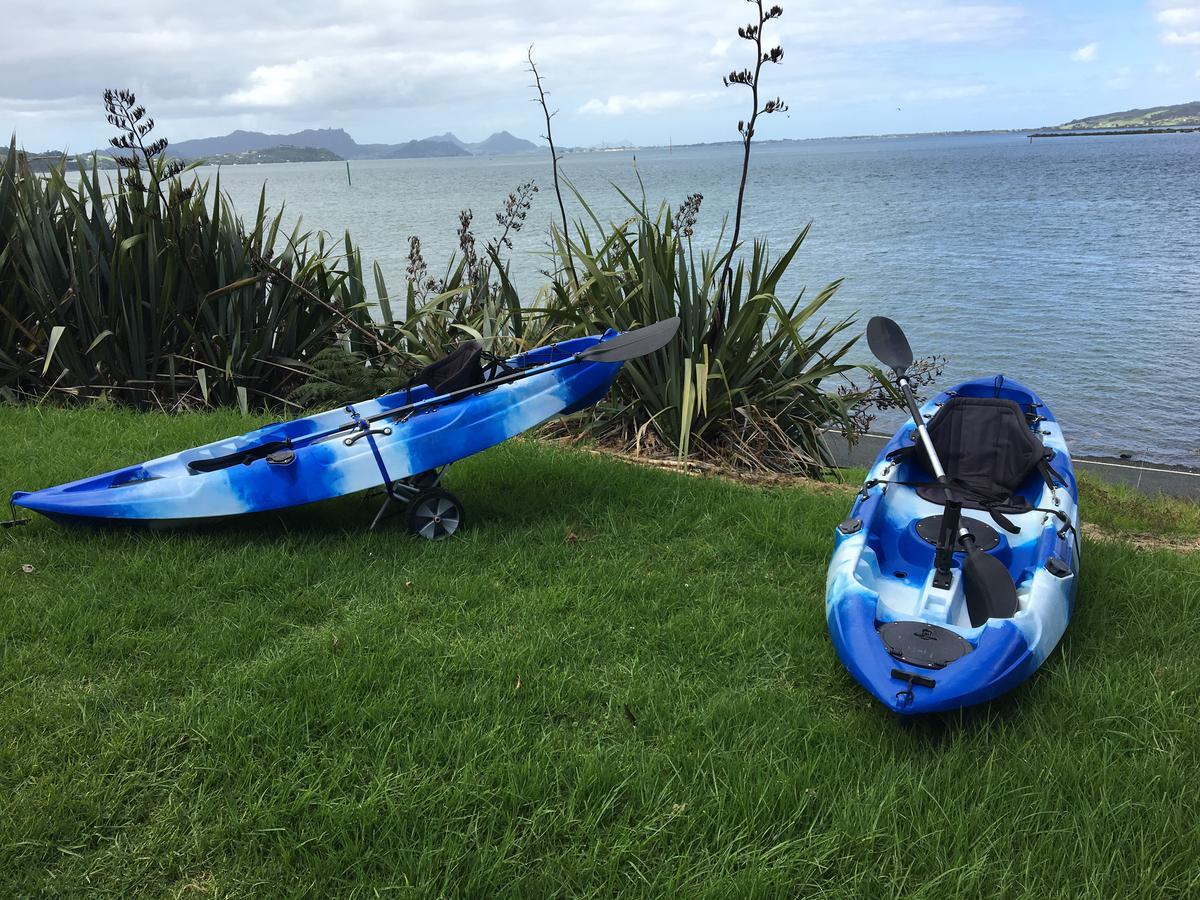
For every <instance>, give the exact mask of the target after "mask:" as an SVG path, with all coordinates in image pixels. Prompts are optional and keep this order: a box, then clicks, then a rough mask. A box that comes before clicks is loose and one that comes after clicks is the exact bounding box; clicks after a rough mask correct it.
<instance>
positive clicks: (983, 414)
mask: <svg viewBox="0 0 1200 900" xmlns="http://www.w3.org/2000/svg"><path fill="white" fill-rule="evenodd" d="M928 429H929V439H930V440H931V441H932V442H933V447H934V449H935V450H936V451H937V455H938V458H939V459H940V460H941V462H942V467H943V468H944V469H945V470H946V475H947V476H949V477H950V478H951V479H953V480H955V481H957V482H959V483H960V484H964V485H966V486H967V487H968V488H969V489H970V490H971V492H972V493H974V494H976V495H977V496H976V497H974V498H969V500H972V499H973V500H976V501H978V502H979V503H980V504H982V505H992V504H1000V505H1002V506H1004V507H1007V508H1009V509H1018V508H1022V507H1027V506H1028V503H1027V502H1026V501H1025V500H1024V498H1016V497H1014V496H1013V495H1014V494H1015V493H1016V492H1017V491H1018V490H1020V488H1021V486H1022V485H1023V484H1025V481H1026V479H1028V478H1029V476H1030V475H1031V474H1032V473H1033V471H1034V470H1035V469H1037V467H1038V463H1039V462H1041V460H1042V458H1043V457H1044V455H1045V452H1046V450H1045V447H1044V446H1043V445H1042V442H1041V440H1040V439H1039V438H1038V437H1037V435H1035V434H1034V433H1033V431H1031V430H1030V428H1029V423H1028V421H1027V420H1026V418H1025V414H1024V413H1022V412H1021V407H1020V406H1018V405H1017V404H1016V402H1015V401H1013V400H1005V399H1000V398H991V397H961V396H955V397H951V398H950V399H949V400H948V401H946V403H945V404H944V405H943V406H942V408H941V409H939V410H938V411H937V414H936V415H935V416H934V417H933V418H932V419H931V420H930V421H929V425H928ZM914 450H916V453H915V456H916V458H917V459H919V460H920V461H921V463H922V464H924V465H925V466H926V468H927V469H928V470H929V472H930V475H931V477H932V472H933V467H932V466H929V465H928V460H927V458H926V456H925V451H924V449H923V448H921V449H919V450H918V449H916V448H914ZM920 493H921V494H922V496H925V497H926V498H927V499H931V500H932V499H935V497H936V498H937V500H938V502H940V500H941V499H942V498H941V497H938V495H939V494H940V491H939V490H937V489H922V490H921V491H920ZM967 505H968V506H975V505H977V504H976V503H973V502H968V503H967Z"/></svg>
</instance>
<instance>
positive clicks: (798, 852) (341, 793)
mask: <svg viewBox="0 0 1200 900" xmlns="http://www.w3.org/2000/svg"><path fill="white" fill-rule="evenodd" d="M246 427H247V420H246V419H244V418H241V417H239V416H236V415H233V414H229V413H219V414H206V415H192V416H181V417H173V418H172V417H166V416H160V415H135V414H127V413H116V412H111V411H74V412H67V411H52V410H42V411H37V410H14V409H12V408H3V407H0V485H3V487H4V489H6V490H7V489H12V488H31V487H39V486H44V485H47V484H51V483H56V482H59V481H62V480H65V479H68V478H73V477H77V476H80V475H83V474H85V473H90V472H97V471H101V470H104V469H107V468H111V467H114V466H117V465H119V464H124V463H129V462H132V461H136V460H140V459H142V458H145V457H149V456H152V455H154V454H157V453H161V452H167V451H171V450H175V449H179V448H182V447H184V446H189V445H192V444H195V443H198V442H200V441H204V440H209V439H212V438H216V437H219V436H223V435H226V434H229V433H235V432H239V431H242V430H245V428H246ZM447 483H448V486H450V487H451V488H452V489H454V490H455V491H456V492H458V493H459V494H460V495H461V496H462V498H463V500H464V502H465V503H466V506H467V510H468V516H469V527H468V530H466V531H465V532H463V533H462V535H461V536H460V537H458V538H456V539H454V540H452V541H449V542H443V543H439V544H429V543H426V542H422V541H418V540H415V539H412V538H409V537H408V536H406V535H405V534H404V532H403V531H402V529H401V528H400V526H399V523H395V524H394V525H393V526H392V527H390V528H386V529H384V530H382V531H379V532H376V533H367V532H366V530H365V529H366V526H367V524H368V523H369V521H370V518H371V515H372V513H373V511H374V508H373V506H371V505H368V504H365V503H363V502H361V501H360V500H359V499H357V498H350V499H348V500H345V501H340V502H337V503H333V504H329V505H325V506H322V507H318V508H314V509H310V510H301V511H296V512H294V513H292V514H289V515H284V516H268V517H263V518H261V519H259V520H256V521H254V522H251V523H248V524H243V525H233V526H227V527H221V528H211V529H208V530H203V531H196V532H181V533H138V532H129V531H114V532H92V531H77V530H66V529H62V528H59V527H57V526H54V525H52V524H51V523H49V522H46V521H44V520H41V519H38V520H36V521H34V522H33V523H32V524H30V525H27V526H25V527H23V528H16V529H9V530H6V531H3V532H0V640H2V641H3V643H2V645H0V646H2V648H3V649H2V655H0V895H3V896H54V897H62V896H135V895H137V896H149V897H155V896H179V897H203V896H221V897H250V896H283V895H287V896H315V897H327V896H332V895H343V896H364V897H366V896H376V895H386V896H402V897H403V896H414V897H417V896H421V897H423V896H438V895H447V896H475V897H495V896H513V897H539V896H564V895H570V896H594V897H612V896H616V895H626V896H646V897H657V896H670V895H676V894H678V895H683V896H711V897H720V898H730V897H751V896H761V897H781V896H782V897H796V896H805V895H834V896H856V897H857V896H867V897H891V896H901V895H902V896H905V897H910V896H911V897H931V898H932V897H947V896H981V895H1002V896H1019V895H1028V896H1038V897H1076V896H1083V895H1090V896H1096V897H1106V898H1107V897H1118V896H1119V897H1132V896H1143V897H1162V896H1182V895H1186V894H1189V893H1190V894H1192V895H1195V893H1196V892H1197V891H1198V890H1200V868H1198V867H1197V863H1196V848H1197V847H1198V846H1200V826H1198V824H1197V822H1198V819H1197V815H1196V809H1197V806H1196V796H1197V795H1196V784H1197V780H1198V776H1200V759H1198V755H1200V754H1198V750H1197V747H1198V746H1200V723H1198V715H1200V701H1198V691H1200V677H1198V673H1200V662H1198V660H1197V653H1196V647H1197V646H1198V645H1200V624H1198V619H1200V587H1198V586H1200V555H1181V554H1172V553H1167V552H1144V551H1139V550H1135V549H1133V548H1131V547H1127V546H1125V545H1123V544H1120V543H1113V542H1105V543H1093V542H1085V547H1084V550H1085V554H1086V555H1085V561H1084V570H1083V583H1082V589H1081V596H1080V602H1079V606H1078V610H1077V612H1076V615H1075V618H1074V621H1073V622H1072V625H1071V628H1070V629H1069V630H1068V633H1067V636H1066V638H1065V639H1064V642H1063V644H1062V646H1061V647H1060V649H1059V650H1058V651H1057V652H1056V653H1055V655H1054V656H1053V657H1052V658H1051V659H1050V660H1049V661H1048V662H1047V664H1046V665H1045V666H1044V667H1043V668H1042V670H1041V671H1040V672H1039V673H1037V674H1036V675H1035V676H1034V677H1033V679H1032V680H1031V681H1030V682H1028V683H1027V684H1026V685H1025V686H1023V687H1021V688H1020V689H1018V690H1017V691H1016V692H1015V693H1013V694H1012V695H1011V696H1009V697H1008V698H1005V699H1003V700H1001V701H998V702H996V703H994V704H992V705H990V706H987V707H984V708H981V709H977V710H973V711H969V712H966V713H962V714H957V715H952V716H947V717H945V718H939V719H933V720H929V721H921V722H915V723H909V724H905V723H902V722H900V721H898V720H896V719H894V718H892V717H891V716H890V715H888V714H887V713H885V712H884V711H882V710H881V709H880V708H878V707H877V706H876V705H874V704H873V703H872V702H871V701H870V700H869V699H868V697H867V695H866V694H865V693H864V692H863V691H862V690H861V689H860V688H859V687H858V686H857V685H856V684H855V683H854V682H853V681H852V680H851V679H850V677H849V676H848V675H847V674H846V673H845V672H844V671H843V670H842V668H841V667H840V665H839V664H838V662H837V660H836V658H835V657H834V653H833V650H832V648H831V646H830V643H829V640H828V638H827V635H826V631H825V623H824V611H823V595H824V577H825V565H826V562H827V559H828V555H829V552H830V549H831V543H832V538H831V532H832V529H833V527H834V525H835V524H836V523H837V522H838V521H839V520H840V519H841V518H842V517H843V516H844V514H845V510H846V505H847V497H846V495H845V494H843V493H841V492H833V493H813V492H809V491H805V490H802V489H797V488H792V489H782V488H778V489H770V490H767V489H761V488H753V487H747V486H741V485H736V484H731V483H727V482H724V481H721V480H717V479H695V478H688V477H683V476H679V475H673V474H670V473H665V472H658V471H650V470H645V469H640V468H635V467H630V466H627V465H624V464H621V463H617V462H613V461H610V460H605V459H601V458H596V457H594V456H591V455H587V454H582V453H578V452H573V451H568V450H561V449H555V448H549V447H546V446H541V445H537V444H534V443H532V442H510V443H509V444H507V445H505V446H502V447H500V448H497V449H495V450H493V451H489V452H488V453H485V454H483V455H482V456H480V457H478V458H475V459H472V460H469V461H467V462H465V463H463V464H460V465H459V466H456V467H455V468H454V469H453V470H451V473H450V476H449V478H448V482H447ZM1084 514H1085V518H1086V517H1087V516H1088V514H1089V513H1088V510H1087V508H1086V506H1085V509H1084ZM571 535H574V536H575V537H574V538H570V536H571ZM23 565H30V566H32V567H33V572H32V574H26V573H24V572H23V571H22V566H23ZM626 709H628V711H629V712H630V713H631V714H632V717H633V718H634V719H635V720H636V725H634V724H633V723H632V722H631V721H630V719H629V717H628V716H627V715H626Z"/></svg>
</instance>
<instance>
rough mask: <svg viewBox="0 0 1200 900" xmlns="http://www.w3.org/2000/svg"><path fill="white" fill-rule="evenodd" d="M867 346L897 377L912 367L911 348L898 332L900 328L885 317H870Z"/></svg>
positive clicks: (901, 333)
mask: <svg viewBox="0 0 1200 900" xmlns="http://www.w3.org/2000/svg"><path fill="white" fill-rule="evenodd" d="M867 345H868V346H869V347H870V348H871V352H872V353H874V354H875V358H876V359H878V360H879V361H880V362H881V363H883V364H884V365H885V366H887V367H888V368H890V369H892V370H894V371H895V372H896V374H897V375H903V374H904V371H905V370H906V369H907V368H908V367H909V366H911V365H912V362H913V352H912V347H910V346H908V338H906V337H905V336H904V332H903V331H901V330H900V326H899V325H897V324H896V323H895V322H893V321H892V320H891V319H889V318H886V317H885V316H872V318H871V321H869V322H868V323H867Z"/></svg>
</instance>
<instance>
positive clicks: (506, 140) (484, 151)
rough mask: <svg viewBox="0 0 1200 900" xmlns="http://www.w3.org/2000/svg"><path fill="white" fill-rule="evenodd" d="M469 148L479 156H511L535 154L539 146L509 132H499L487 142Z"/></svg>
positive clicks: (470, 145)
mask: <svg viewBox="0 0 1200 900" xmlns="http://www.w3.org/2000/svg"><path fill="white" fill-rule="evenodd" d="M467 146H468V147H470V148H471V152H472V153H474V154H476V155H477V156H509V155H510V154H515V153H534V152H536V151H537V150H538V145H537V144H535V143H533V141H527V140H525V139H524V138H519V137H516V136H515V135H511V134H509V133H508V132H507V131H497V132H496V133H495V134H493V135H492V136H491V137H489V138H487V139H486V140H482V141H480V142H479V143H478V144H468V145H467Z"/></svg>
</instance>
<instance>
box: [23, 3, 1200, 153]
mask: <svg viewBox="0 0 1200 900" xmlns="http://www.w3.org/2000/svg"><path fill="white" fill-rule="evenodd" d="M780 2H781V3H782V5H783V7H784V16H783V19H782V20H779V21H777V22H775V23H772V26H771V31H770V34H771V36H772V37H773V38H774V39H777V40H778V41H779V42H780V43H782V44H783V47H784V50H785V53H786V57H785V59H784V62H783V64H782V65H781V66H779V67H775V68H773V69H772V70H770V71H769V72H768V73H767V77H768V78H769V84H768V85H767V86H766V88H765V89H766V90H768V91H769V92H770V93H772V94H774V93H778V94H780V95H781V96H783V97H784V99H785V100H787V101H788V103H789V104H790V106H791V111H790V113H788V115H787V116H786V117H783V116H776V117H773V118H772V119H771V120H770V121H769V122H768V123H767V124H766V126H765V127H764V128H763V129H762V130H761V132H760V135H761V136H762V137H819V136H829V135H846V134H870V133H887V132H900V131H938V130H951V129H965V128H1005V127H1028V126H1036V125H1043V124H1050V123H1056V122H1060V121H1064V120H1066V119H1070V118H1075V117H1077V116H1083V115H1090V114H1095V113H1101V112H1109V111H1112V110H1117V109H1126V108H1129V107H1133V106H1152V105H1159V104H1165V103H1179V102H1183V101H1188V100H1195V99H1200V0H1074V2H1067V0H1011V2H1007V0H991V2H968V3H958V2H951V0H839V2H837V3H831V2H828V0H780ZM262 7H263V8H261V9H257V8H255V4H252V3H247V2H233V0H206V2H194V0H189V2H179V0H160V2H158V3H156V4H153V5H147V4H133V3H128V2H120V3H117V2H112V0H88V2H86V3H85V2H76V3H71V2H64V0H38V2H30V0H5V3H4V13H3V17H2V19H0V21H2V22H3V24H2V26H0V128H2V129H6V130H11V131H15V132H16V133H17V135H18V140H19V141H20V142H21V143H22V144H23V145H25V146H26V147H28V148H30V149H42V148H50V147H60V146H69V147H70V148H72V149H85V148H89V147H94V146H97V145H100V144H102V143H103V142H104V138H105V137H106V136H107V134H108V129H107V126H106V125H105V123H104V121H103V116H102V112H101V106H100V93H101V91H102V89H103V88H105V87H110V86H111V87H131V88H133V89H134V90H135V91H136V92H137V94H138V97H139V99H141V100H142V101H143V102H144V103H145V104H146V105H147V106H149V107H150V109H151V112H152V113H153V114H154V115H155V117H156V118H157V119H158V121H159V123H160V126H161V132H162V133H163V134H165V135H167V136H168V137H171V138H173V139H176V140H183V139H186V138H193V137H204V136H208V135H215V134H223V133H226V132H228V131H230V130H232V129H234V128H248V129H254V130H261V131H294V130H298V129H300V128H306V127H343V128H345V129H347V130H348V131H349V132H350V133H351V134H352V135H353V136H354V137H355V138H356V139H358V140H359V141H363V142H367V141H384V142H393V141H401V140H407V139H410V138H416V137H424V136H427V135H429V134H432V133H437V132H442V131H446V130H452V131H454V132H456V133H457V134H458V135H459V136H460V137H461V138H463V139H466V140H478V139H480V138H482V137H484V136H486V135H487V134H489V133H490V132H492V131H495V130H499V129H508V130H510V131H512V132H514V133H516V134H518V135H521V136H524V137H529V138H536V137H537V135H538V134H539V133H540V131H541V129H540V127H539V123H538V116H537V110H536V109H535V107H534V106H533V105H532V104H530V103H529V102H528V97H529V96H530V90H529V87H528V85H529V81H530V79H529V76H528V74H527V73H526V72H525V51H526V48H527V46H528V45H529V44H531V43H532V44H534V45H535V46H534V53H535V56H536V58H537V60H538V62H539V65H540V66H541V68H542V70H543V75H544V76H545V78H546V79H547V80H548V82H549V84H550V86H551V88H552V90H553V97H552V101H553V103H554V105H555V106H556V107H557V108H558V110H559V115H558V118H557V119H556V120H555V128H556V137H557V139H558V140H559V141H560V142H561V143H563V144H568V145H585V146H587V145H593V144H599V143H601V142H606V141H607V142H609V143H617V142H623V141H626V140H628V141H633V142H636V143H643V144H648V143H665V142H666V141H668V140H673V141H674V142H675V143H683V142H691V141H712V140H724V139H731V138H736V136H737V135H736V132H735V130H734V123H735V122H736V120H737V118H738V116H739V114H740V112H741V110H742V107H743V106H744V103H745V97H744V96H743V92H744V90H745V89H743V88H724V87H722V85H721V76H722V75H723V74H725V73H726V72H728V71H729V70H730V69H731V68H734V67H739V68H740V67H741V66H742V65H745V64H747V62H748V60H749V54H748V50H749V46H750V45H748V44H747V43H746V42H744V41H741V40H739V39H737V37H736V35H735V30H736V27H737V25H739V24H741V23H743V22H745V21H747V20H748V13H749V12H750V9H751V7H750V6H749V5H747V4H746V3H745V2H744V0H604V2H593V0H575V2H561V0H515V2H514V0H503V2H468V0H431V2H414V0H344V2H337V0H324V2H308V0H293V2H289V3H286V4H285V3H278V2H276V3H271V4H263V5H262Z"/></svg>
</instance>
